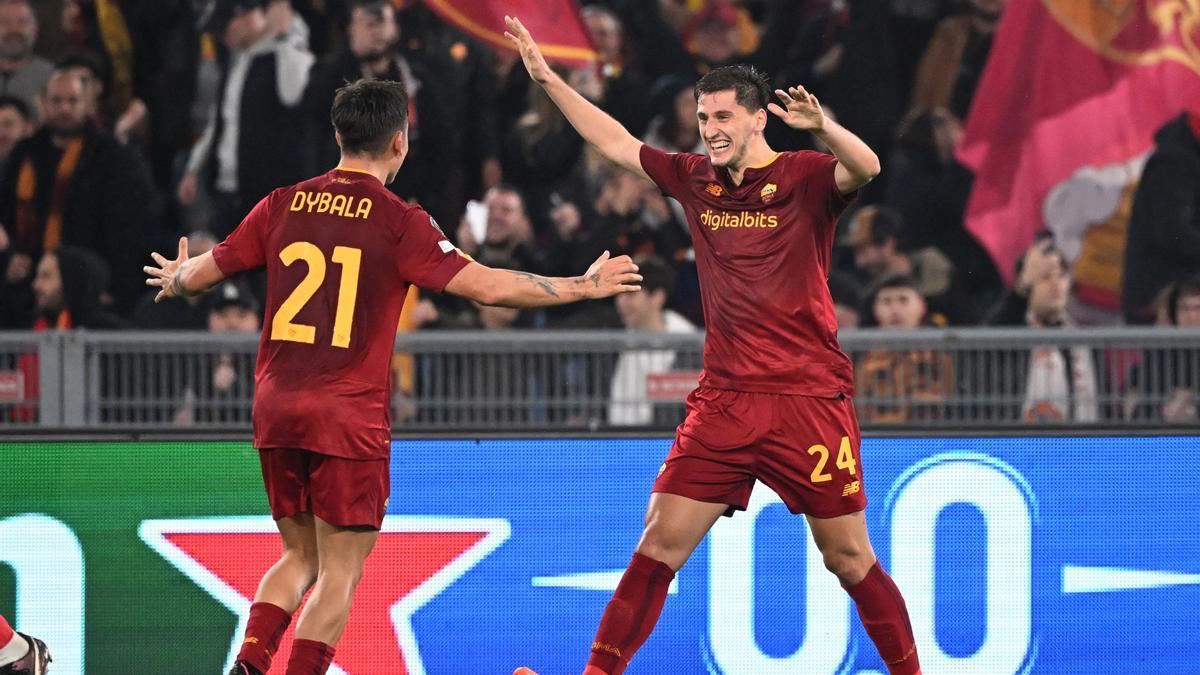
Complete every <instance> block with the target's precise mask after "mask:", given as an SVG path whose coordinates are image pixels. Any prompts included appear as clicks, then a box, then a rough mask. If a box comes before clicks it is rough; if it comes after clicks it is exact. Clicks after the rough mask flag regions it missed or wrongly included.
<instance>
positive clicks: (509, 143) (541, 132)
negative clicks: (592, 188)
mask: <svg viewBox="0 0 1200 675" xmlns="http://www.w3.org/2000/svg"><path fill="white" fill-rule="evenodd" d="M576 72H578V71H575V72H572V73H567V72H566V71H560V73H561V74H562V75H563V76H564V77H567V78H570V79H569V81H572V82H574V81H575V79H574V78H575V73H576ZM528 101H529V107H528V108H527V109H526V110H525V112H524V113H522V114H521V116H520V117H519V118H517V120H516V122H515V124H514V125H513V128H512V129H511V130H510V131H509V132H508V133H507V134H506V136H505V138H504V144H503V147H504V150H503V153H502V164H503V167H504V175H505V176H506V177H507V178H508V179H509V180H510V181H511V182H512V184H513V185H515V186H517V187H518V188H520V190H521V193H522V195H524V197H525V200H526V204H527V205H528V214H529V216H530V218H531V220H533V221H534V224H535V229H536V230H538V231H544V230H545V229H546V225H547V222H546V220H547V214H548V213H549V211H550V207H551V203H550V195H552V194H554V193H556V192H564V191H566V190H567V188H568V187H569V185H568V184H569V181H570V180H571V179H572V173H573V172H574V170H575V167H576V166H577V165H578V164H579V159H580V156H581V153H582V151H583V138H582V137H581V136H580V135H579V134H577V133H576V132H575V130H574V129H572V128H571V125H570V124H567V120H566V118H565V117H563V114H562V112H561V111H560V110H559V109H558V106H556V105H554V103H553V102H552V101H551V100H550V97H549V96H548V95H546V92H545V90H543V89H542V87H541V85H539V84H537V83H535V82H530V83H529V99H528ZM589 262H590V261H589ZM584 269H586V267H585V268H584Z"/></svg>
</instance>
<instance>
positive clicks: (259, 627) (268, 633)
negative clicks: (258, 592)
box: [237, 602, 292, 673]
mask: <svg viewBox="0 0 1200 675" xmlns="http://www.w3.org/2000/svg"><path fill="white" fill-rule="evenodd" d="M291 622H292V615H291V614H288V613H287V610H285V609H283V608H282V607H280V606H278V605H272V604H271V603H269V602H256V603H254V604H253V605H250V618H249V619H246V639H245V640H243V641H242V649H241V651H239V652H238V655H237V657H238V660H239V661H245V662H246V663H249V664H250V665H252V666H254V667H255V668H257V669H258V672H260V673H265V672H267V671H268V670H270V669H271V659H272V658H273V657H274V656H275V652H276V651H277V650H278V649H279V641H280V640H281V639H283V633H284V631H286V630H287V627H288V624H290V623H291Z"/></svg>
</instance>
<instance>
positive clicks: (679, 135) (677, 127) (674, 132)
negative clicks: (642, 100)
mask: <svg viewBox="0 0 1200 675" xmlns="http://www.w3.org/2000/svg"><path fill="white" fill-rule="evenodd" d="M695 85H696V83H695V81H694V80H693V78H691V77H689V76H673V77H669V78H664V79H662V80H660V81H659V83H658V84H657V85H655V90H656V92H651V98H653V99H655V100H656V101H657V106H656V108H657V114H656V115H655V116H654V119H652V120H650V127H649V129H648V130H647V131H646V136H645V137H644V138H643V139H642V140H643V141H645V142H646V143H648V144H650V145H651V146H653V147H656V148H659V149H660V150H666V151H667V152H694V153H696V154H700V155H703V154H707V153H708V149H707V148H706V146H705V145H704V139H702V138H700V126H699V125H698V124H697V123H696V94H695V91H694V88H695ZM655 93H657V96H656V95H655Z"/></svg>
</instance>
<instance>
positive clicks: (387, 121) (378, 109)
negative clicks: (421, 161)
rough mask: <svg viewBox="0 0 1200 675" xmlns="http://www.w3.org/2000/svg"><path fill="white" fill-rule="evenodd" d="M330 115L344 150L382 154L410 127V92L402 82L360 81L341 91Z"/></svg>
mask: <svg viewBox="0 0 1200 675" xmlns="http://www.w3.org/2000/svg"><path fill="white" fill-rule="evenodd" d="M329 116H330V119H332V120H333V128H334V129H336V130H337V132H338V135H340V136H341V139H342V152H344V153H346V154H348V155H369V156H372V157H378V156H380V155H383V154H384V153H386V152H387V149H388V144H389V143H391V142H392V137H393V136H395V135H396V132H397V131H403V130H404V129H406V128H407V126H408V93H407V92H406V91H405V90H404V85H402V84H400V83H399V82H389V81H386V80H358V81H357V82H353V83H351V84H347V85H346V86H344V87H342V88H341V89H338V90H337V94H335V95H334V97H333V110H332V111H331V112H330V115H329Z"/></svg>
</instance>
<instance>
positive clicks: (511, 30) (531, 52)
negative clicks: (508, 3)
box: [504, 16, 554, 84]
mask: <svg viewBox="0 0 1200 675" xmlns="http://www.w3.org/2000/svg"><path fill="white" fill-rule="evenodd" d="M504 23H505V24H506V25H507V26H508V30H506V31H504V37H506V38H508V41H509V42H511V43H512V44H513V47H515V48H516V49H517V51H519V52H521V60H522V61H524V62H525V70H528V71H529V77H531V78H533V81H534V82H537V83H538V84H545V83H546V82H547V81H548V80H549V79H550V76H551V75H553V74H554V73H553V71H551V70H550V65H549V64H547V63H546V58H545V57H544V56H542V50H541V49H538V46H537V43H536V42H534V41H533V36H531V35H530V34H529V31H528V30H526V29H525V26H524V25H522V24H521V21H520V19H518V18H517V17H515V16H505V17H504Z"/></svg>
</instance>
